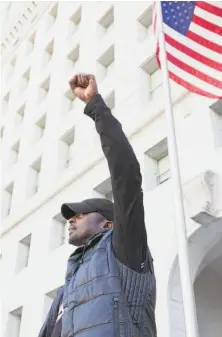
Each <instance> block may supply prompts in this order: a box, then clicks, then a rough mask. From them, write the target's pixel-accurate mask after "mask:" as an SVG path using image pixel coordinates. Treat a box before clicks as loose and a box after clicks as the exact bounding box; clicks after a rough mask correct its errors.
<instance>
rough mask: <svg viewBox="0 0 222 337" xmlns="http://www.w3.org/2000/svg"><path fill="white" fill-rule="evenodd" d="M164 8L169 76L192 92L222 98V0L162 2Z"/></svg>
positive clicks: (157, 53) (155, 25) (155, 24)
mask: <svg viewBox="0 0 222 337" xmlns="http://www.w3.org/2000/svg"><path fill="white" fill-rule="evenodd" d="M156 7H157V6H156V3H155V4H154V13H153V14H154V20H153V21H154V22H153V24H154V33H155V36H156V38H157V49H156V55H157V61H158V63H159V66H161V65H160V61H159V43H158V32H159V29H158V14H157V12H156ZM161 9H162V16H163V27H164V36H165V44H166V53H167V61H168V71H169V77H170V78H171V79H172V80H173V81H175V82H177V83H178V84H180V85H182V86H184V87H185V88H186V89H188V90H189V91H191V92H194V93H197V94H199V95H203V96H207V97H210V98H222V1H217V2H216V1H213V2H208V1H207V2H205V1H161Z"/></svg>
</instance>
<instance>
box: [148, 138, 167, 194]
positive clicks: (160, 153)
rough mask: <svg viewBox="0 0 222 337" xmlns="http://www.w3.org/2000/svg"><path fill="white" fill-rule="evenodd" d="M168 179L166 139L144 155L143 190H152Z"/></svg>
mask: <svg viewBox="0 0 222 337" xmlns="http://www.w3.org/2000/svg"><path fill="white" fill-rule="evenodd" d="M169 178H170V169H169V159H168V147H167V139H166V138H164V139H163V140H162V141H160V142H159V143H158V144H156V145H154V146H153V147H152V148H150V149H149V150H148V151H147V152H146V153H145V188H146V189H147V190H152V189H153V188H155V187H156V186H158V185H160V184H163V183H164V182H165V181H167V180H168V179H169Z"/></svg>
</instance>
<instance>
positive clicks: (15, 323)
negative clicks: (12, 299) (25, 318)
mask: <svg viewBox="0 0 222 337" xmlns="http://www.w3.org/2000/svg"><path fill="white" fill-rule="evenodd" d="M22 310H23V308H22V307H20V308H17V309H16V310H14V311H11V312H10V313H9V316H8V323H7V337H12V336H13V337H20V326H21V321H22Z"/></svg>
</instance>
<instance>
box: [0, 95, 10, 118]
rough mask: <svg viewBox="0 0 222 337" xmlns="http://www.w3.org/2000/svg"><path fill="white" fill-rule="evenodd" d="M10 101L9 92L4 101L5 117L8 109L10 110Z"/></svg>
mask: <svg viewBox="0 0 222 337" xmlns="http://www.w3.org/2000/svg"><path fill="white" fill-rule="evenodd" d="M9 101H10V92H8V93H7V94H6V95H5V96H4V98H3V101H2V115H4V114H5V113H6V112H7V110H8V108H9Z"/></svg>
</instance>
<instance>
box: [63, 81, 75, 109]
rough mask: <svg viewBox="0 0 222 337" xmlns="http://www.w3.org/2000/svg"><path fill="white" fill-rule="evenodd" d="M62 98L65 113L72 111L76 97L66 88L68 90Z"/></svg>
mask: <svg viewBox="0 0 222 337" xmlns="http://www.w3.org/2000/svg"><path fill="white" fill-rule="evenodd" d="M64 98H65V100H64V110H65V111H67V112H69V111H71V110H73V109H74V108H75V106H76V96H75V95H74V93H73V92H72V90H71V88H70V87H68V89H67V90H66V91H65V97H64Z"/></svg>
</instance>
